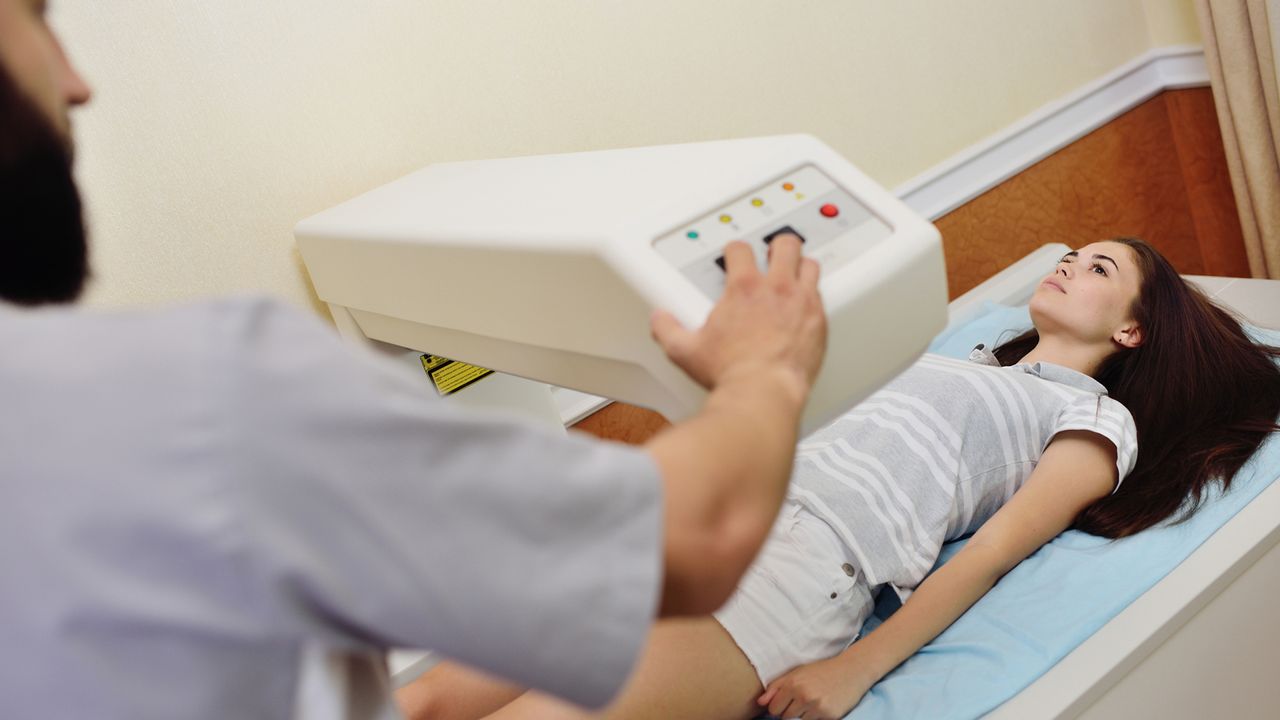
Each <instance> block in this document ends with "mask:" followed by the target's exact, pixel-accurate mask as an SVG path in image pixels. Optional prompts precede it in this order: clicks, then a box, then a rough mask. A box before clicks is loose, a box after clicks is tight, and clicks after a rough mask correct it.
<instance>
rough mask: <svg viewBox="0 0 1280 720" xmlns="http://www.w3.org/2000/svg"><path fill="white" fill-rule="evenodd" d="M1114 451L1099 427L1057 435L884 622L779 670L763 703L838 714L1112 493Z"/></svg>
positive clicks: (771, 707) (777, 708) (814, 714)
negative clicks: (829, 653)
mask: <svg viewBox="0 0 1280 720" xmlns="http://www.w3.org/2000/svg"><path fill="white" fill-rule="evenodd" d="M1115 456H1116V450H1115V447H1114V446H1113V445H1112V444H1111V442H1110V441H1108V440H1107V439H1105V438H1103V437H1102V436H1100V435H1098V434H1096V433H1092V432H1088V431H1083V430H1068V431H1065V432H1061V433H1058V435H1057V436H1055V438H1054V440H1053V441H1052V442H1051V444H1050V445H1049V447H1048V448H1046V449H1045V451H1044V455H1043V456H1042V457H1041V458H1040V462H1039V463H1038V464H1037V465H1036V469H1035V470H1034V471H1033V472H1032V473H1031V477H1030V478H1028V479H1027V482H1026V483H1025V484H1024V485H1023V487H1022V488H1021V489H1019V490H1018V492H1017V493H1015V494H1014V496H1013V498H1012V499H1010V500H1009V502H1008V503H1006V504H1005V506H1004V507H1002V508H1001V509H1000V510H999V511H998V512H997V513H996V514H995V515H994V516H992V518H991V519H990V520H988V521H987V522H986V523H985V524H984V525H983V526H982V528H981V529H980V530H979V531H978V532H977V533H975V534H974V536H973V538H971V539H970V540H969V542H968V543H967V544H966V545H965V547H964V548H963V549H962V550H961V551H960V552H958V553H956V556H955V557H954V558H952V559H951V560H950V561H948V562H947V564H945V565H943V566H942V567H941V568H939V569H938V570H937V571H935V572H934V573H933V574H932V575H930V576H929V577H928V578H927V579H925V581H924V582H923V583H921V584H920V587H919V588H918V589H917V590H916V591H915V592H914V593H912V594H911V597H910V598H908V599H907V602H906V603H905V604H903V606H902V607H901V608H900V609H899V610H898V611H897V612H895V613H894V614H893V615H892V616H891V617H890V618H889V619H888V620H886V621H885V622H884V624H882V625H881V626H880V627H879V628H877V629H876V631H875V632H874V633H872V634H870V635H868V636H867V637H866V638H863V639H862V640H859V641H858V642H856V643H854V644H853V645H851V646H849V648H848V649H847V650H845V651H844V652H843V653H841V654H840V655H838V656H836V657H834V658H831V659H830V660H825V661H821V662H818V663H813V664H810V665H805V666H802V667H800V668H797V669H796V670H793V671H792V672H790V673H788V674H786V675H783V676H782V677H781V678H779V679H778V680H776V681H774V682H773V683H771V684H770V686H769V687H768V688H767V689H766V691H765V693H764V694H763V695H762V696H761V697H760V703H761V704H762V705H766V704H767V705H768V706H769V710H770V712H771V713H773V714H774V715H781V712H782V710H784V709H786V712H787V715H788V716H789V717H790V716H793V715H796V714H797V712H796V711H797V709H798V708H803V707H805V706H808V707H810V708H811V709H810V711H809V712H807V713H806V715H805V717H812V718H823V717H842V716H843V715H844V714H846V713H847V712H848V711H849V710H850V709H852V708H853V706H854V705H856V704H857V703H858V701H859V700H860V699H861V698H862V696H863V694H865V693H866V691H867V690H869V689H870V688H871V686H872V685H874V684H875V683H876V682H877V681H879V680H880V678H882V677H884V676H885V675H887V674H888V673H889V671H891V670H893V669H894V668H895V667H897V666H898V665H899V664H901V663H902V662H903V661H904V660H906V659H907V658H909V657H911V655H912V654H914V653H915V652H916V651H917V650H919V649H920V648H922V647H924V645H925V644H926V643H928V642H929V641H930V640H932V639H933V638H935V637H937V636H938V635H939V634H940V633H941V632H942V631H943V630H945V629H947V627H948V626H949V625H951V623H953V622H955V620H956V619H957V618H959V617H960V616H961V615H962V614H964V612H965V611H966V610H968V609H969V607H970V606H972V605H973V604H974V603H975V602H977V601H978V599H979V598H981V597H982V596H983V595H984V594H986V592H987V591H988V590H990V589H991V588H992V586H994V585H995V583H996V581H997V580H999V579H1000V578H1001V577H1002V576H1003V575H1004V574H1005V573H1007V572H1009V570H1011V569H1013V567H1014V566H1016V565H1017V564H1018V563H1019V562H1021V561H1022V560H1023V559H1024V558H1026V557H1027V556H1029V555H1031V554H1032V553H1033V552H1035V551H1036V550H1037V549H1039V548H1040V546H1042V545H1044V544H1045V543H1047V542H1049V541H1050V540H1052V539H1053V538H1054V537H1055V536H1057V535H1058V534H1059V533H1061V532H1062V531H1064V530H1066V529H1067V528H1068V527H1070V526H1071V523H1072V521H1073V520H1074V519H1075V517H1076V515H1078V514H1079V513H1080V511H1082V510H1083V509H1084V508H1086V507H1087V506H1088V505H1090V504H1091V503H1093V502H1094V501H1095V500H1098V499H1100V498H1102V497H1105V496H1106V495H1107V494H1109V493H1110V492H1111V491H1112V489H1113V488H1114V487H1115V484H1116V480H1117V477H1116V476H1117V472H1116V465H1115ZM789 704H790V705H792V707H791V708H790V709H787V705H789Z"/></svg>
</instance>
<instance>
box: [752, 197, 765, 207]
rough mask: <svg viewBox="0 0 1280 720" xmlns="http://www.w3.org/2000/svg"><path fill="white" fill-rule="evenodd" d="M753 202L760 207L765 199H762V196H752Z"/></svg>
mask: <svg viewBox="0 0 1280 720" xmlns="http://www.w3.org/2000/svg"><path fill="white" fill-rule="evenodd" d="M751 204H752V205H755V206H756V207H760V206H761V205H763V204H764V201H763V200H761V199H760V198H752V199H751Z"/></svg>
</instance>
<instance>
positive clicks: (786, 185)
mask: <svg viewBox="0 0 1280 720" xmlns="http://www.w3.org/2000/svg"><path fill="white" fill-rule="evenodd" d="M782 189H783V190H786V191H787V192H791V191H792V190H795V189H796V186H795V185H792V184H791V183H782Z"/></svg>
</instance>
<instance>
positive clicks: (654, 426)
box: [573, 402, 671, 445]
mask: <svg viewBox="0 0 1280 720" xmlns="http://www.w3.org/2000/svg"><path fill="white" fill-rule="evenodd" d="M670 424H671V423H669V422H667V419H666V418H664V417H663V416H662V415H659V414H658V413H656V412H654V411H652V410H646V409H645V408H642V407H636V406H635V405H628V404H626V403H620V402H615V403H611V404H609V405H606V406H604V407H602V408H600V409H599V410H597V411H596V412H594V413H592V414H591V415H588V416H587V417H585V418H583V419H582V420H580V421H578V424H576V425H574V426H573V429H574V430H580V431H582V432H586V433H590V434H591V435H595V436H596V437H599V438H604V439H606V440H617V441H619V442H624V443H628V444H630V445H642V444H644V442H645V441H647V440H648V439H649V438H651V437H653V436H654V435H657V434H658V432H659V431H660V430H662V429H663V428H665V427H666V426H668V425H670Z"/></svg>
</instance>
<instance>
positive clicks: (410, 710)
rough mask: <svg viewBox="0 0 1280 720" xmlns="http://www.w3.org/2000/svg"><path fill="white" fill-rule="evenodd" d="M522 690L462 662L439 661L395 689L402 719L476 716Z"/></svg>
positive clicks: (467, 719) (474, 718)
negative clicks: (414, 678) (402, 715)
mask: <svg viewBox="0 0 1280 720" xmlns="http://www.w3.org/2000/svg"><path fill="white" fill-rule="evenodd" d="M522 693H524V688H522V687H520V686H519V685H512V684H511V683H507V682H503V681H502V680H499V679H497V678H495V677H493V676H491V675H486V674H484V673H482V672H479V671H477V670H472V669H471V668H469V667H466V666H465V665H457V664H454V663H451V662H442V663H440V664H438V665H436V666H434V667H432V668H431V669H430V670H428V671H426V672H425V673H423V674H422V676H421V677H419V678H418V679H416V680H414V681H413V682H411V683H409V684H408V685H405V686H404V687H402V688H400V689H399V690H397V691H396V704H397V705H399V706H400V712H402V713H404V716H405V718H406V720H477V719H478V718H482V717H484V716H485V715H488V714H489V713H491V712H493V711H494V710H497V709H498V708H500V707H502V706H503V705H506V704H507V703H509V702H511V701H512V700H515V699H516V698H518V697H520V695H521V694H522Z"/></svg>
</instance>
